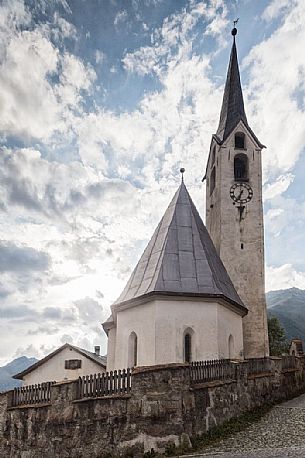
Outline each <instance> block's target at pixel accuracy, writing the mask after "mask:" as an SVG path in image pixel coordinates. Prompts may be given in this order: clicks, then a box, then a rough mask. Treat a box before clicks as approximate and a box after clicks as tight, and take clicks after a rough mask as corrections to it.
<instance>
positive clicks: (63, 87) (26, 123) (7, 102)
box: [0, 2, 95, 141]
mask: <svg viewBox="0 0 305 458" xmlns="http://www.w3.org/2000/svg"><path fill="white" fill-rule="evenodd" d="M0 17H1V18H3V17H4V18H5V20H6V21H7V23H8V24H11V27H10V28H8V26H7V23H5V24H3V23H2V24H1V25H2V27H0V43H1V48H2V49H3V52H2V54H1V55H0V58H1V61H0V63H1V72H0V85H1V88H2V90H1V94H0V130H1V132H2V135H4V136H14V137H19V138H21V139H22V140H29V139H31V138H35V139H39V140H44V141H45V140H47V139H49V138H50V137H51V136H52V135H53V134H54V133H55V132H65V133H67V130H68V129H69V128H70V125H71V123H72V119H73V116H74V112H73V110H75V109H79V108H80V102H81V100H82V94H81V91H88V90H89V88H90V86H91V84H92V82H93V81H94V79H95V73H94V71H93V69H91V68H90V67H88V66H85V65H84V63H82V62H81V61H80V60H79V59H78V58H76V57H75V56H73V55H71V54H68V53H65V54H64V55H63V56H62V55H61V53H60V51H59V49H58V48H56V47H55V46H54V44H52V42H51V40H50V35H51V34H53V35H56V36H57V38H58V37H61V38H65V37H67V36H69V37H70V38H75V28H74V27H73V26H72V25H71V24H69V23H68V22H67V21H65V20H64V19H62V18H60V17H59V16H58V15H55V17H54V21H55V22H54V24H53V26H54V27H53V28H52V26H46V25H44V26H37V27H36V28H34V29H32V30H19V28H20V26H21V25H22V26H24V25H26V24H28V23H29V22H30V19H31V17H30V13H29V12H28V11H27V10H26V9H25V7H24V4H23V3H22V2H12V3H10V4H8V3H5V4H4V5H2V6H1V7H0ZM54 78H59V80H60V83H59V84H57V85H56V84H54V82H52V79H54Z"/></svg>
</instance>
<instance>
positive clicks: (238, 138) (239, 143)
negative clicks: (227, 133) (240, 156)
mask: <svg viewBox="0 0 305 458" xmlns="http://www.w3.org/2000/svg"><path fill="white" fill-rule="evenodd" d="M235 148H239V149H245V134H244V133H243V132H236V134H235Z"/></svg>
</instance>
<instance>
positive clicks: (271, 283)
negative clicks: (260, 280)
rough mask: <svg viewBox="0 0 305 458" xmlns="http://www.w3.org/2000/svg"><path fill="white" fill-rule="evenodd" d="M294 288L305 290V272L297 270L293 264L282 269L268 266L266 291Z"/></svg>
mask: <svg viewBox="0 0 305 458" xmlns="http://www.w3.org/2000/svg"><path fill="white" fill-rule="evenodd" d="M292 287H295V288H300V289H305V272H300V271H297V270H295V269H294V267H293V266H292V265H291V264H284V265H282V266H280V267H272V266H267V268H266V291H276V290H279V289H286V288H292Z"/></svg>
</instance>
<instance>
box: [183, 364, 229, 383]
mask: <svg viewBox="0 0 305 458" xmlns="http://www.w3.org/2000/svg"><path fill="white" fill-rule="evenodd" d="M190 377H191V383H192V384H195V383H204V382H211V381H214V380H228V379H235V377H236V365H235V364H234V363H232V362H231V361H230V360H229V359H213V360H211V361H194V362H192V363H191V364H190Z"/></svg>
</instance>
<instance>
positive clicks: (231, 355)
mask: <svg viewBox="0 0 305 458" xmlns="http://www.w3.org/2000/svg"><path fill="white" fill-rule="evenodd" d="M233 358H234V338H233V336H232V334H230V336H229V359H233Z"/></svg>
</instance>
